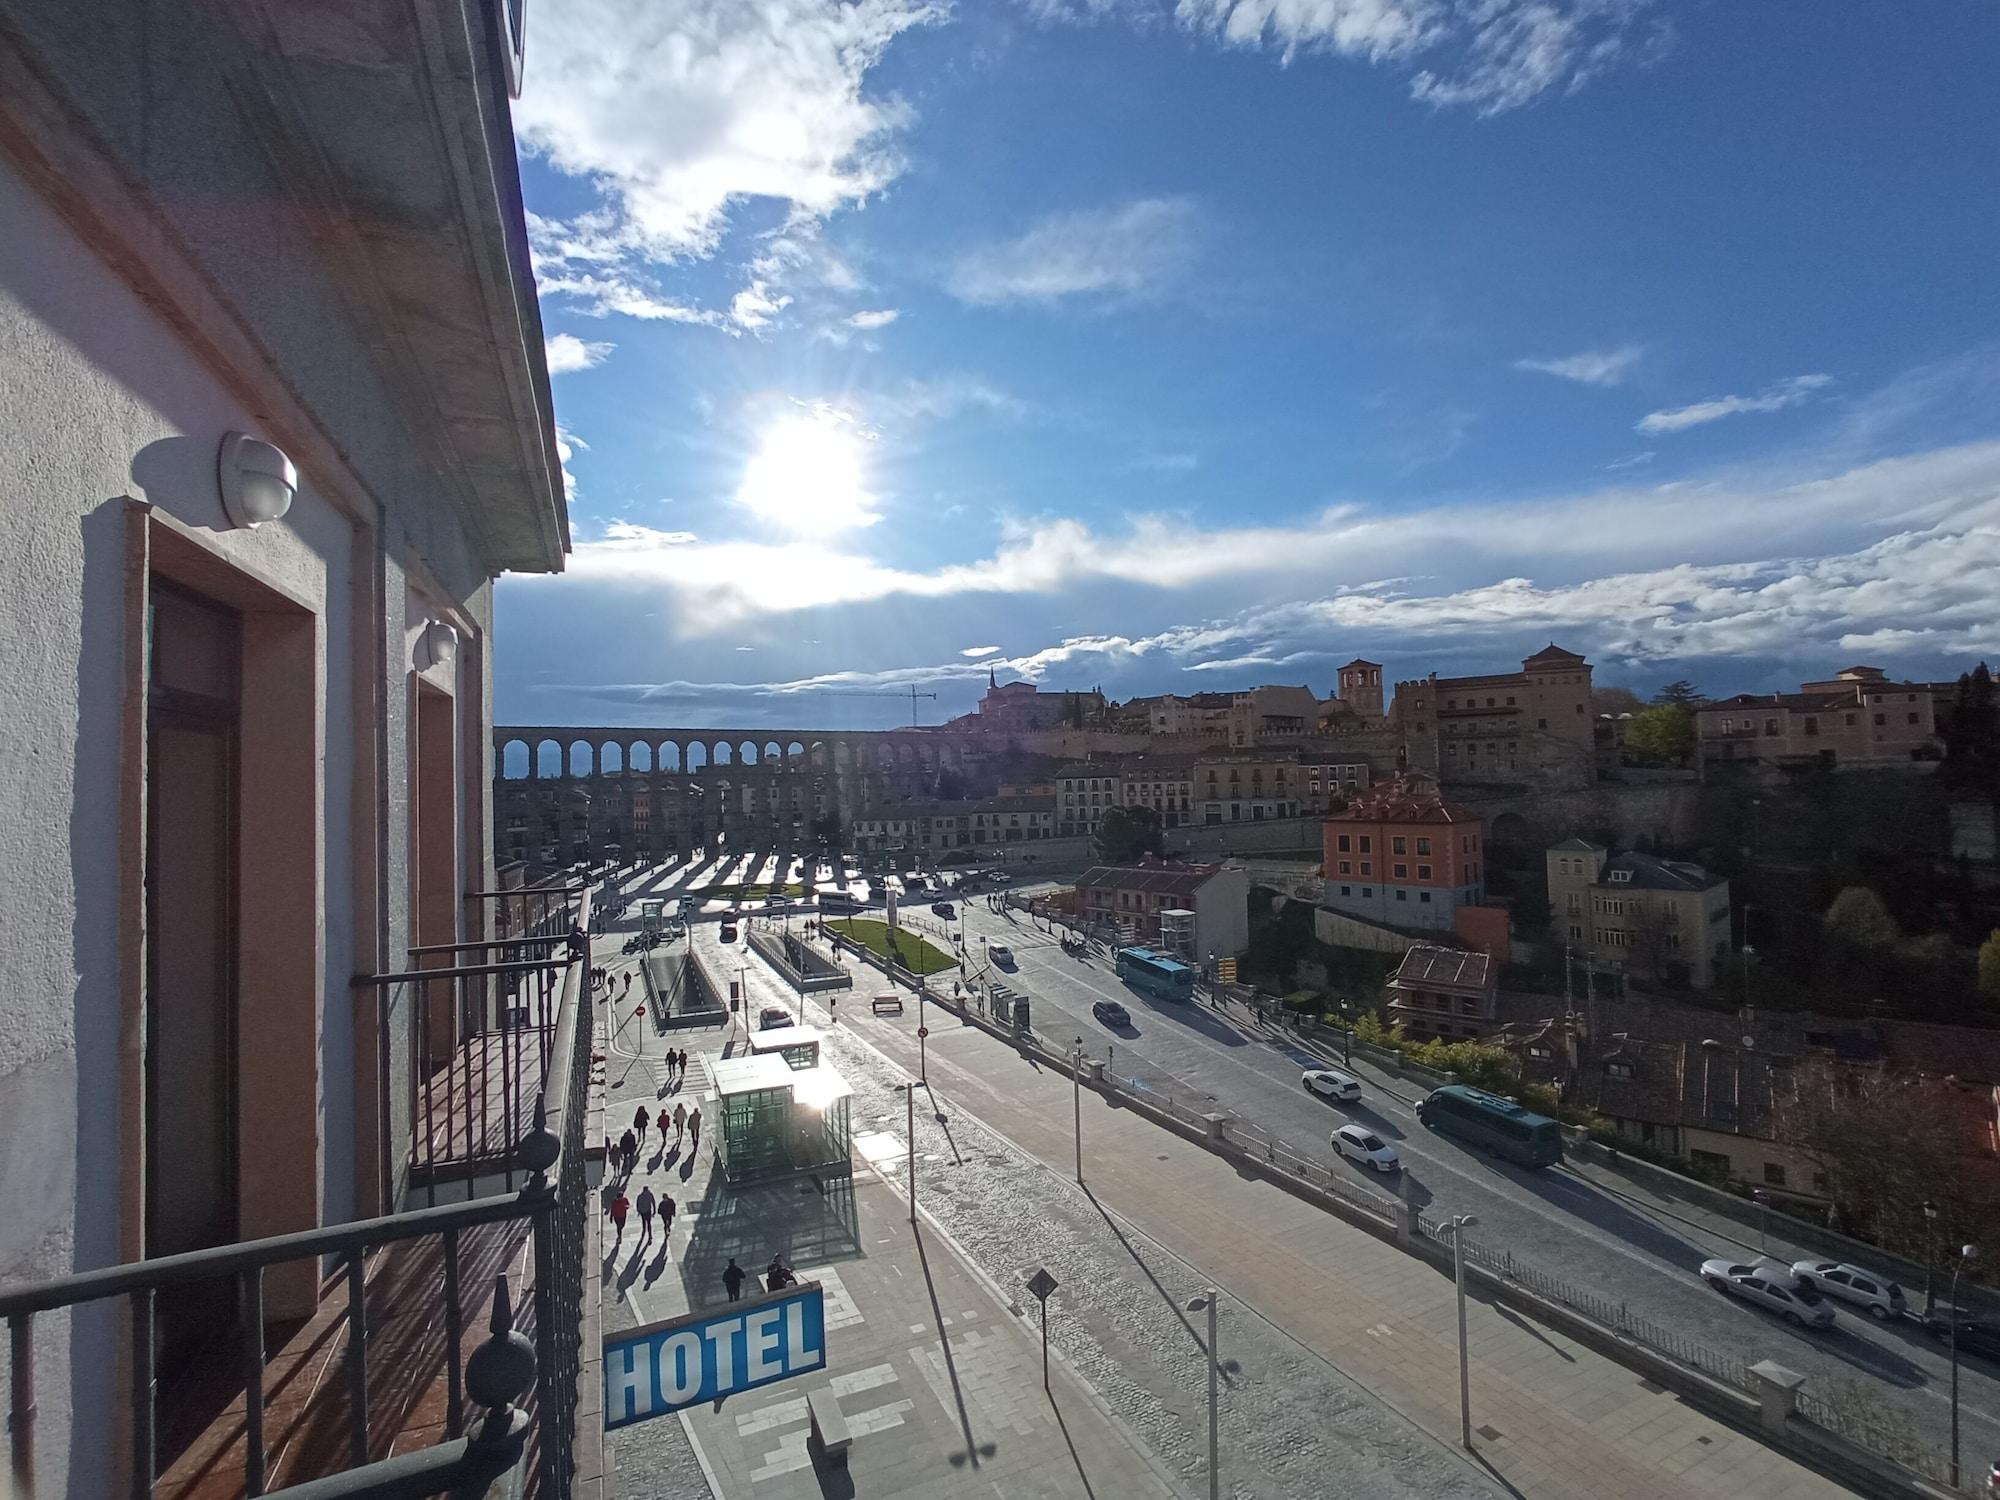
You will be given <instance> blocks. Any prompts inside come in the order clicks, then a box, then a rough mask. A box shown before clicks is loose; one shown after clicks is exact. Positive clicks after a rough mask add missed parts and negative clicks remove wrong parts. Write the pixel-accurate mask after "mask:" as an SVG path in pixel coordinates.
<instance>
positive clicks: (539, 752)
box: [533, 740, 563, 777]
mask: <svg viewBox="0 0 2000 1500" xmlns="http://www.w3.org/2000/svg"><path fill="white" fill-rule="evenodd" d="M533 774H534V775H536V776H549V777H557V776H561V775H562V774H563V747H562V742H561V741H560V740H537V741H535V749H534V760H533Z"/></svg>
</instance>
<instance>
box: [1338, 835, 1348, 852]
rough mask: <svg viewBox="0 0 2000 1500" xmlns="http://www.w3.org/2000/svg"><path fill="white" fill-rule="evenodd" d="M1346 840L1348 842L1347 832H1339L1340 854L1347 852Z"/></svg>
mask: <svg viewBox="0 0 2000 1500" xmlns="http://www.w3.org/2000/svg"><path fill="white" fill-rule="evenodd" d="M1348 842H1349V835H1347V834H1344V833H1343V834H1341V835H1340V852H1341V853H1342V854H1345V853H1347V850H1348Z"/></svg>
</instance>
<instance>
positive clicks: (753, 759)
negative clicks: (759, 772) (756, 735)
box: [736, 740, 757, 766]
mask: <svg viewBox="0 0 2000 1500" xmlns="http://www.w3.org/2000/svg"><path fill="white" fill-rule="evenodd" d="M736 763H737V764H738V765H739V766H754V765H756V764H757V742H756V741H755V740H745V741H744V742H743V743H742V744H740V745H738V746H737V747H736Z"/></svg>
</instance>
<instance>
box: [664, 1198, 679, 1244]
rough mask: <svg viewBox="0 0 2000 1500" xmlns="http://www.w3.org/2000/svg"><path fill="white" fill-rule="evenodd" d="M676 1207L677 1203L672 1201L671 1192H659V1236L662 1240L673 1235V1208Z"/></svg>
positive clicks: (668, 1238) (669, 1238)
mask: <svg viewBox="0 0 2000 1500" xmlns="http://www.w3.org/2000/svg"><path fill="white" fill-rule="evenodd" d="M678 1207H679V1205H678V1204H676V1203H675V1202H674V1195H673V1194H672V1193H662V1194H660V1238H661V1239H662V1240H671V1239H672V1238H673V1237H674V1210H675V1209H676V1208H678Z"/></svg>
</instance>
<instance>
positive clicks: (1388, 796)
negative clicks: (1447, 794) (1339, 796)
mask: <svg viewBox="0 0 2000 1500" xmlns="http://www.w3.org/2000/svg"><path fill="white" fill-rule="evenodd" d="M1328 821H1329V822H1335V823H1478V822H1480V821H1481V819H1480V817H1479V814H1477V813H1475V812H1470V811H1468V810H1467V809H1465V808H1463V807H1460V806H1458V805H1457V804H1455V803H1451V802H1447V801H1445V799H1444V796H1443V794H1442V793H1440V792H1439V791H1438V789H1437V783H1436V782H1434V781H1431V780H1429V779H1428V778H1426V777H1422V776H1398V777H1396V778H1395V779H1394V780H1393V781H1385V782H1383V783H1382V784H1381V785H1379V786H1375V787H1371V788H1369V789H1368V790H1367V791H1365V792H1360V793H1357V794H1356V795H1355V798H1354V800H1353V801H1352V802H1350V803H1348V804H1347V808H1346V810H1345V811H1343V812H1337V813H1335V814H1333V816H1332V817H1331V818H1330V819H1329V820H1328Z"/></svg>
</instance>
